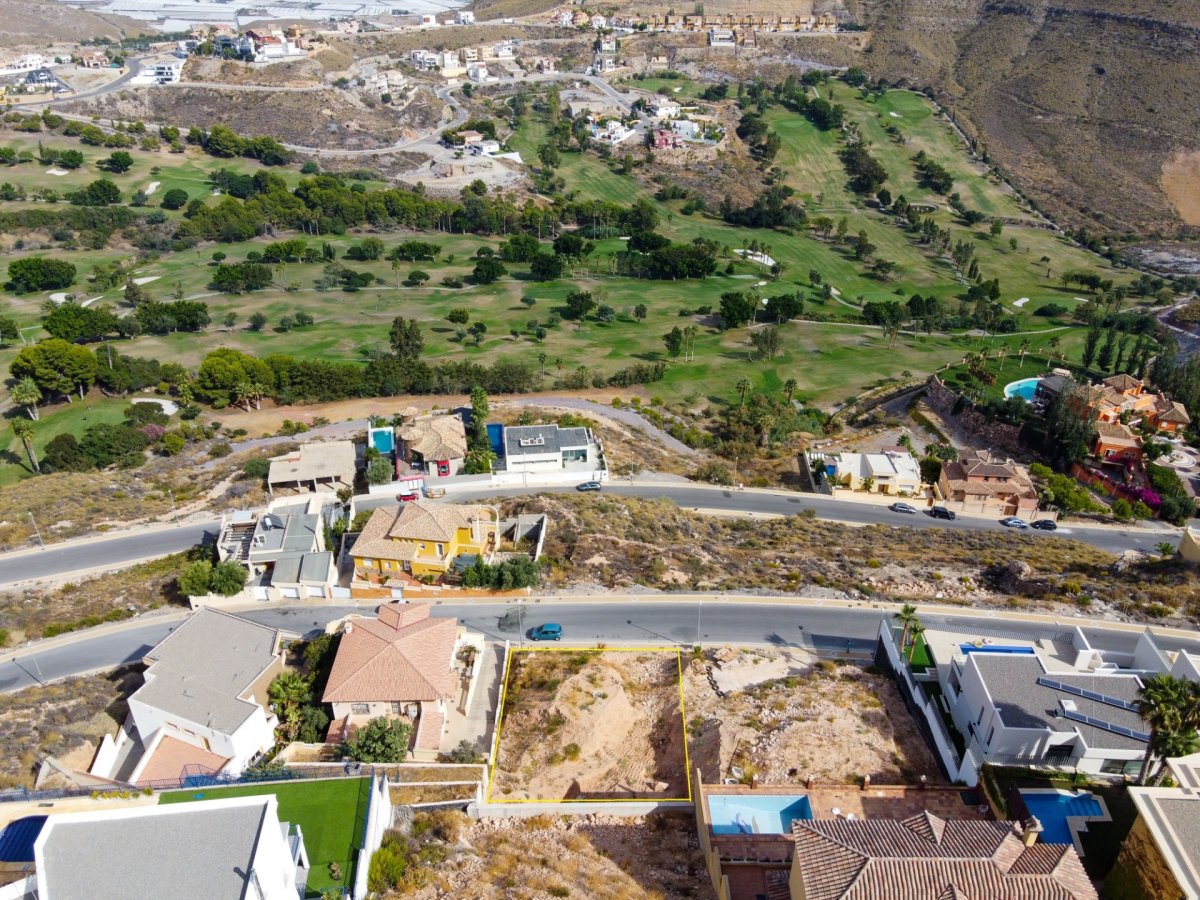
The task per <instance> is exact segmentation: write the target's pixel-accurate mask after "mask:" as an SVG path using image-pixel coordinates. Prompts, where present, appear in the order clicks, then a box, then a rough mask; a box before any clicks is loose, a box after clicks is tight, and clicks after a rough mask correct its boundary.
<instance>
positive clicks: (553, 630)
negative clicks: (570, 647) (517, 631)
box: [529, 622, 562, 641]
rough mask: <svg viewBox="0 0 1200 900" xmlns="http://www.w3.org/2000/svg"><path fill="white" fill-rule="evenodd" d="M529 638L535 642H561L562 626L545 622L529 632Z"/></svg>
mask: <svg viewBox="0 0 1200 900" xmlns="http://www.w3.org/2000/svg"><path fill="white" fill-rule="evenodd" d="M529 637H530V639H532V640H535V641H561V640H562V626H561V625H557V624H555V623H554V622H547V623H546V624H545V625H539V626H538V627H537V628H535V629H533V630H532V631H530V632H529Z"/></svg>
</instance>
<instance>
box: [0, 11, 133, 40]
mask: <svg viewBox="0 0 1200 900" xmlns="http://www.w3.org/2000/svg"><path fill="white" fill-rule="evenodd" d="M0 22H2V23H4V24H3V27H2V28H0V47H3V48H23V49H24V48H28V49H35V48H41V47H45V46H46V45H47V44H49V43H54V42H58V41H86V40H89V39H91V38H96V37H109V38H121V37H126V36H129V35H136V34H143V33H145V32H147V31H149V30H150V29H148V28H147V27H146V26H145V25H143V24H142V23H141V22H136V21H134V20H133V19H127V18H125V17H124V16H111V15H108V14H103V13H94V12H88V11H86V10H82V9H78V8H76V7H73V6H67V5H66V4H65V3H53V2H50V0H0Z"/></svg>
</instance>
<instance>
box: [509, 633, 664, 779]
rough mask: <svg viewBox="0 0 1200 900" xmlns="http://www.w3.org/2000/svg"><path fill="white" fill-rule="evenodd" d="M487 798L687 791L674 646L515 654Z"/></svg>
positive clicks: (538, 651) (522, 652) (528, 651)
mask: <svg viewBox="0 0 1200 900" xmlns="http://www.w3.org/2000/svg"><path fill="white" fill-rule="evenodd" d="M509 665H510V671H509V677H508V683H507V690H506V693H505V701H504V709H503V720H502V725H501V732H500V743H499V749H498V754H497V755H498V759H497V764H496V768H495V772H494V774H493V781H492V785H491V798H492V800H493V801H494V802H500V801H504V800H562V799H567V800H581V799H589V798H602V799H615V798H637V797H662V798H665V799H678V798H682V797H686V796H687V774H686V764H685V761H684V760H685V748H684V738H683V718H682V715H681V711H680V692H679V663H678V655H677V654H676V653H672V652H661V651H658V652H655V651H647V652H637V651H634V652H618V651H609V652H604V651H570V650H566V651H562V652H558V651H554V650H549V651H540V650H525V651H516V652H514V653H513V655H512V658H511V661H510V664H509Z"/></svg>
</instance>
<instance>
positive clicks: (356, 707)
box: [350, 703, 371, 716]
mask: <svg viewBox="0 0 1200 900" xmlns="http://www.w3.org/2000/svg"><path fill="white" fill-rule="evenodd" d="M370 714H371V704H370V703H351V704H350V715H352V716H369V715H370Z"/></svg>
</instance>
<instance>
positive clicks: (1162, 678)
mask: <svg viewBox="0 0 1200 900" xmlns="http://www.w3.org/2000/svg"><path fill="white" fill-rule="evenodd" d="M13 424H14V425H15V424H16V423H13ZM1138 699H1139V707H1138V714H1139V715H1140V716H1141V717H1142V721H1144V722H1145V723H1146V724H1147V725H1149V726H1150V740H1149V741H1148V742H1147V747H1146V758H1145V759H1144V760H1142V768H1141V771H1140V772H1138V784H1143V785H1144V784H1145V783H1146V778H1147V776H1149V774H1150V764H1151V761H1152V760H1153V759H1154V756H1155V754H1156V753H1158V752H1159V751H1160V750H1161V748H1162V746H1163V745H1164V744H1166V743H1168V741H1166V740H1164V739H1163V738H1162V737H1160V734H1170V733H1177V732H1182V731H1187V730H1193V731H1194V730H1195V725H1196V721H1197V717H1198V715H1200V699H1198V698H1197V694H1196V690H1195V688H1194V686H1193V685H1192V684H1191V683H1190V682H1188V681H1185V680H1184V679H1182V678H1176V677H1174V676H1173V675H1155V676H1154V677H1152V678H1147V679H1146V680H1145V682H1144V683H1143V684H1142V688H1141V690H1139V691H1138Z"/></svg>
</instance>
